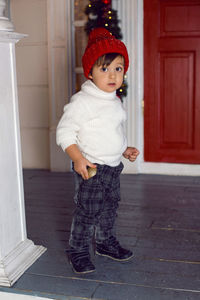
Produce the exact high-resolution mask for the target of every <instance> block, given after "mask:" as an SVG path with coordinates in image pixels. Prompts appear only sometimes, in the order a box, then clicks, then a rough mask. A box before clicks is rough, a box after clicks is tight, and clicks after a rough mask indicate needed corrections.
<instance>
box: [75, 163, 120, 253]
mask: <svg viewBox="0 0 200 300" xmlns="http://www.w3.org/2000/svg"><path fill="white" fill-rule="evenodd" d="M96 165H97V174H96V175H95V176H94V177H92V178H90V179H88V180H84V179H82V177H81V176H80V175H79V174H78V173H76V172H75V171H74V174H75V197H74V200H75V202H76V209H75V211H74V217H73V221H72V226H71V234H70V240H69V245H70V246H71V247H73V248H75V249H77V250H81V249H82V248H85V247H89V245H90V244H91V241H92V238H93V236H94V233H95V239H96V241H97V242H99V243H101V242H102V241H104V240H105V239H108V238H109V237H110V236H113V235H114V236H115V232H114V223H115V219H116V215H117V213H116V211H117V208H118V202H119V201H120V173H121V171H122V170H123V164H122V163H120V164H119V165H118V166H117V167H110V166H107V165H99V164H96Z"/></svg>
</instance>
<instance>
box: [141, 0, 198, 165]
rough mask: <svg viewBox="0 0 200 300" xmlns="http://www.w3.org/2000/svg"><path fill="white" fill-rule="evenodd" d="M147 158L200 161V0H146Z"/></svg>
mask: <svg viewBox="0 0 200 300" xmlns="http://www.w3.org/2000/svg"><path fill="white" fill-rule="evenodd" d="M144 158H145V161H152V162H153V161H154V162H171V163H191V164H193V163H194V164H197V163H200V0H144Z"/></svg>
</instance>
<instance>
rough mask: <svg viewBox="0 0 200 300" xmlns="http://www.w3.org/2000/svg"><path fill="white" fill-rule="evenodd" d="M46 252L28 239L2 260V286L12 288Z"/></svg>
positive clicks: (0, 278)
mask: <svg viewBox="0 0 200 300" xmlns="http://www.w3.org/2000/svg"><path fill="white" fill-rule="evenodd" d="M45 251H46V248H44V247H43V246H36V245H34V243H33V242H32V241H31V240H29V239H26V240H25V241H23V242H21V243H20V244H19V245H18V246H17V247H16V248H15V249H14V250H12V251H11V252H10V253H9V254H8V255H7V256H6V257H4V258H3V259H1V260H0V285H1V286H7V287H11V286H12V285H13V284H14V283H15V282H16V281H17V280H18V279H19V277H20V276H21V275H22V274H23V273H24V272H25V271H26V270H27V269H28V268H29V267H30V266H31V265H32V264H33V263H34V262H35V261H36V260H37V259H38V258H39V257H40V256H41V255H42V254H43V253H44V252H45Z"/></svg>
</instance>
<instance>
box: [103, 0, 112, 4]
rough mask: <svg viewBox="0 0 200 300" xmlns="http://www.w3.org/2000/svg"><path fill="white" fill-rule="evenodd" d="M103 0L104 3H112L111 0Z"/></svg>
mask: <svg viewBox="0 0 200 300" xmlns="http://www.w3.org/2000/svg"><path fill="white" fill-rule="evenodd" d="M102 2H103V3H104V4H110V3H111V0H102Z"/></svg>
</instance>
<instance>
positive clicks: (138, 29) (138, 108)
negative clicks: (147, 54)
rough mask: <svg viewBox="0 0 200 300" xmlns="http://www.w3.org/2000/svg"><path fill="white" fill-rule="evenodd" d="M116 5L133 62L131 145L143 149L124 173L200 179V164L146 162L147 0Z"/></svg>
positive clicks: (128, 106) (119, 1) (128, 102)
mask: <svg viewBox="0 0 200 300" xmlns="http://www.w3.org/2000/svg"><path fill="white" fill-rule="evenodd" d="M113 4H114V5H113V6H114V8H115V9H117V10H118V14H119V18H120V20H121V21H122V23H121V25H122V32H123V36H124V39H123V40H124V42H125V44H126V45H127V48H128V51H129V55H130V62H131V66H130V69H129V71H128V84H129V89H128V96H127V100H125V101H126V109H127V113H128V124H127V134H128V142H129V144H130V145H132V146H135V147H137V148H138V149H139V150H140V155H139V157H138V159H137V161H136V163H135V164H134V166H133V165H132V164H130V163H129V162H128V163H127V162H125V169H124V172H125V173H146V174H165V175H189V176H190V175H191V176H199V175H200V165H192V164H176V163H152V162H145V161H144V155H143V153H144V115H143V107H142V106H143V99H144V71H143V70H144V55H143V49H144V32H143V18H144V13H143V10H144V6H143V0H125V1H122V0H113ZM130 87H131V88H130ZM133 99H134V100H133ZM144 105H145V104H144Z"/></svg>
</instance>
